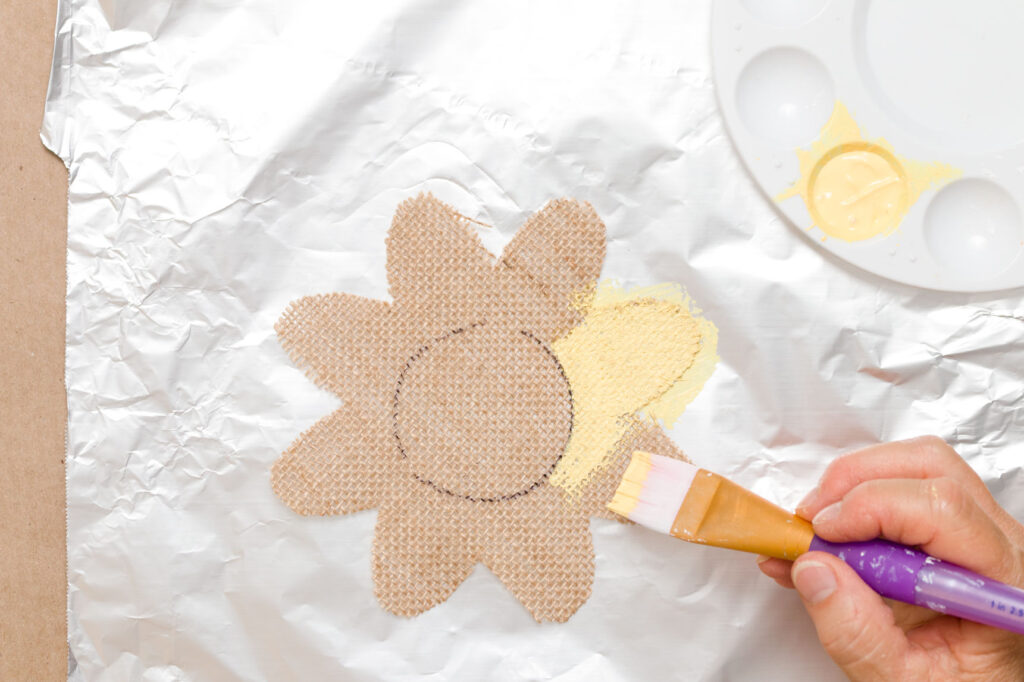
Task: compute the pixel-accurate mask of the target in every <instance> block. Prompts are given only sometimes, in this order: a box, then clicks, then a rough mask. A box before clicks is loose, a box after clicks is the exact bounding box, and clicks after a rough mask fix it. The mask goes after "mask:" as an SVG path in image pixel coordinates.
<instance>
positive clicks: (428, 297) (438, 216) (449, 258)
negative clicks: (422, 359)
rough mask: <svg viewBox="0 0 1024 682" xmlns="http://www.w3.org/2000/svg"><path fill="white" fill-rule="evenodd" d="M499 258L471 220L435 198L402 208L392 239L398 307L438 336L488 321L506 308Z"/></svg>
mask: <svg viewBox="0 0 1024 682" xmlns="http://www.w3.org/2000/svg"><path fill="white" fill-rule="evenodd" d="M493 261H494V259H493V258H492V257H491V254H490V252H488V251H487V249H486V248H484V245H483V244H482V243H481V242H480V239H479V237H477V235H476V233H475V232H474V231H473V230H472V229H470V227H469V225H468V220H467V219H466V218H464V217H463V216H461V215H459V214H458V213H457V212H456V211H455V209H453V208H452V207H451V206H448V205H447V204H444V203H442V202H441V201H439V200H438V199H436V198H435V197H433V196H432V195H430V194H421V195H419V196H418V197H416V198H415V199H409V200H407V201H404V202H402V203H401V204H399V206H398V209H397V210H396V211H395V217H394V220H393V221H392V223H391V230H390V232H389V233H388V239H387V271H388V283H389V286H390V290H391V296H392V298H394V301H395V303H394V305H395V308H396V309H397V310H398V311H400V312H401V314H402V315H405V316H408V317H410V318H413V319H416V320H417V321H418V323H419V324H420V326H421V327H422V328H423V331H424V332H425V333H426V334H427V335H428V338H429V336H430V335H435V334H436V333H438V332H444V331H448V330H451V329H455V328H458V327H462V326H464V325H466V324H472V323H475V322H482V321H486V320H487V319H489V317H490V316H491V313H492V312H493V311H494V310H498V309H500V308H501V306H502V305H503V304H504V302H503V301H502V300H500V298H501V297H500V296H499V295H498V294H499V292H498V291H496V290H495V287H494V283H495V280H496V277H495V275H494V268H493Z"/></svg>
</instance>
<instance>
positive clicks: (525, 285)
mask: <svg viewBox="0 0 1024 682" xmlns="http://www.w3.org/2000/svg"><path fill="white" fill-rule="evenodd" d="M604 255H605V227H604V223H603V222H601V219H600V218H599V217H598V215H597V212H596V211H594V208H593V206H591V205H590V204H589V203H583V202H579V201H576V200H574V199H558V200H555V201H551V202H549V203H548V204H547V205H546V206H544V208H542V209H541V210H540V211H538V212H537V213H535V214H534V215H533V216H532V217H531V218H530V219H529V220H528V221H527V222H526V224H525V225H523V227H522V228H520V230H519V232H518V233H517V234H516V236H515V237H514V238H513V239H512V241H511V242H509V244H508V246H507V247H505V251H504V253H503V254H502V257H501V260H500V265H499V268H500V269H502V270H503V271H504V274H505V276H506V279H507V286H508V288H509V289H511V291H510V293H509V294H508V299H509V301H508V303H509V305H510V306H515V308H516V310H515V313H514V314H515V315H516V316H517V317H519V318H520V319H521V320H523V321H524V326H526V327H528V328H529V329H531V330H532V331H533V332H534V333H535V334H537V335H538V336H540V337H541V338H543V339H545V340H548V341H551V340H554V339H555V338H557V337H558V336H560V335H562V334H564V333H565V332H567V331H568V330H569V329H571V328H572V327H573V326H575V325H576V324H577V323H578V322H579V320H580V318H581V316H580V313H579V311H578V310H577V307H576V306H574V305H573V303H574V297H575V296H577V295H579V294H580V293H582V292H585V291H587V290H588V289H590V288H591V287H592V286H593V285H594V283H595V282H596V281H597V278H598V277H600V276H601V266H602V265H603V263H604Z"/></svg>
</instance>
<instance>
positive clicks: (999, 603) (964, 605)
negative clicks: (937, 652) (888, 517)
mask: <svg viewBox="0 0 1024 682" xmlns="http://www.w3.org/2000/svg"><path fill="white" fill-rule="evenodd" d="M810 549H811V551H812V552H828V553H829V554H833V555H835V556H837V557H839V558H840V559H842V560H843V561H845V562H846V563H847V564H849V565H850V567H851V568H853V570H854V571H856V572H857V575H859V576H860V577H861V578H862V579H863V580H864V582H866V583H867V584H868V585H869V586H870V587H871V589H873V590H874V591H875V592H877V593H878V594H880V595H882V596H883V597H888V598H890V599H896V600H898V601H903V602H907V603H908V604H916V605H918V606H923V607H925V608H928V609H931V610H932V611H938V612H939V613H945V614H948V615H950V616H957V617H958V618H965V619H967V620H973V621H974V622H976V623H984V624H985V625H991V626H992V627H996V628H1000V629H1002V630H1009V631H1010V632H1016V633H1019V634H1022V635H1024V590H1021V589H1018V588H1016V587H1010V586H1009V585H1005V584H1003V583H1001V582H999V581H997V580H991V579H989V578H985V577H982V576H980V575H978V574H977V573H975V572H974V571H968V570H967V569H966V568H961V567H960V566H957V565H956V564H950V563H947V562H945V561H942V560H940V559H936V558H935V557H932V556H928V555H927V554H925V553H924V552H919V551H917V550H916V549H910V548H909V547H905V546H903V545H897V544H895V543H892V542H886V541H885V540H869V541H867V542H828V541H826V540H822V539H821V538H819V537H818V536H814V539H813V540H811V548H810Z"/></svg>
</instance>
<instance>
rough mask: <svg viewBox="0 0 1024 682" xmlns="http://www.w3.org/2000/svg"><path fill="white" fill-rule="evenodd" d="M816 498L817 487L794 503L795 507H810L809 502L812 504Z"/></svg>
mask: <svg viewBox="0 0 1024 682" xmlns="http://www.w3.org/2000/svg"><path fill="white" fill-rule="evenodd" d="M816 499H818V489H817V488H815V489H814V490H812V491H811V492H809V493H807V494H806V495H804V499H802V500H800V502H799V503H798V504H797V505H796V508H797V509H806V508H807V507H810V506H811V504H813V503H814V501H815V500H816Z"/></svg>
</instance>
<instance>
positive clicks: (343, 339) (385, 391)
mask: <svg viewBox="0 0 1024 682" xmlns="http://www.w3.org/2000/svg"><path fill="white" fill-rule="evenodd" d="M274 328H275V329H276V330H277V335H278V338H279V339H280V341H281V346H282V347H283V348H284V349H285V351H286V352H287V353H288V356H289V357H290V358H291V359H292V361H293V362H294V363H295V364H296V365H297V366H298V367H301V368H303V369H304V370H306V373H307V374H308V375H309V377H310V378H311V379H312V380H313V381H314V382H315V383H316V384H317V385H318V386H320V387H321V388H325V389H327V390H329V391H331V392H333V393H335V394H336V395H338V396H339V397H341V398H342V399H343V400H345V401H349V402H359V403H365V402H366V401H367V399H368V398H372V400H373V401H374V402H375V403H376V404H377V405H376V406H377V407H379V408H382V409H387V408H388V405H389V401H390V396H391V393H392V392H393V391H394V386H395V380H396V377H397V375H398V372H399V370H400V367H401V363H402V362H403V361H404V360H405V357H406V356H407V355H408V350H409V349H408V345H410V344H408V343H405V342H403V338H404V337H405V333H404V330H403V329H402V327H401V324H400V321H399V319H398V317H397V316H396V315H395V314H394V312H393V311H392V310H391V305H390V304H388V303H387V301H378V300H375V299H370V298H362V297H360V296H352V295H350V294H340V293H338V294H324V295H320V296H306V297H305V298H300V299H299V300H297V301H294V302H292V304H291V305H290V306H288V309H287V310H285V312H284V314H283V315H281V319H279V320H278V321H277V324H276V325H275V327H274Z"/></svg>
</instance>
